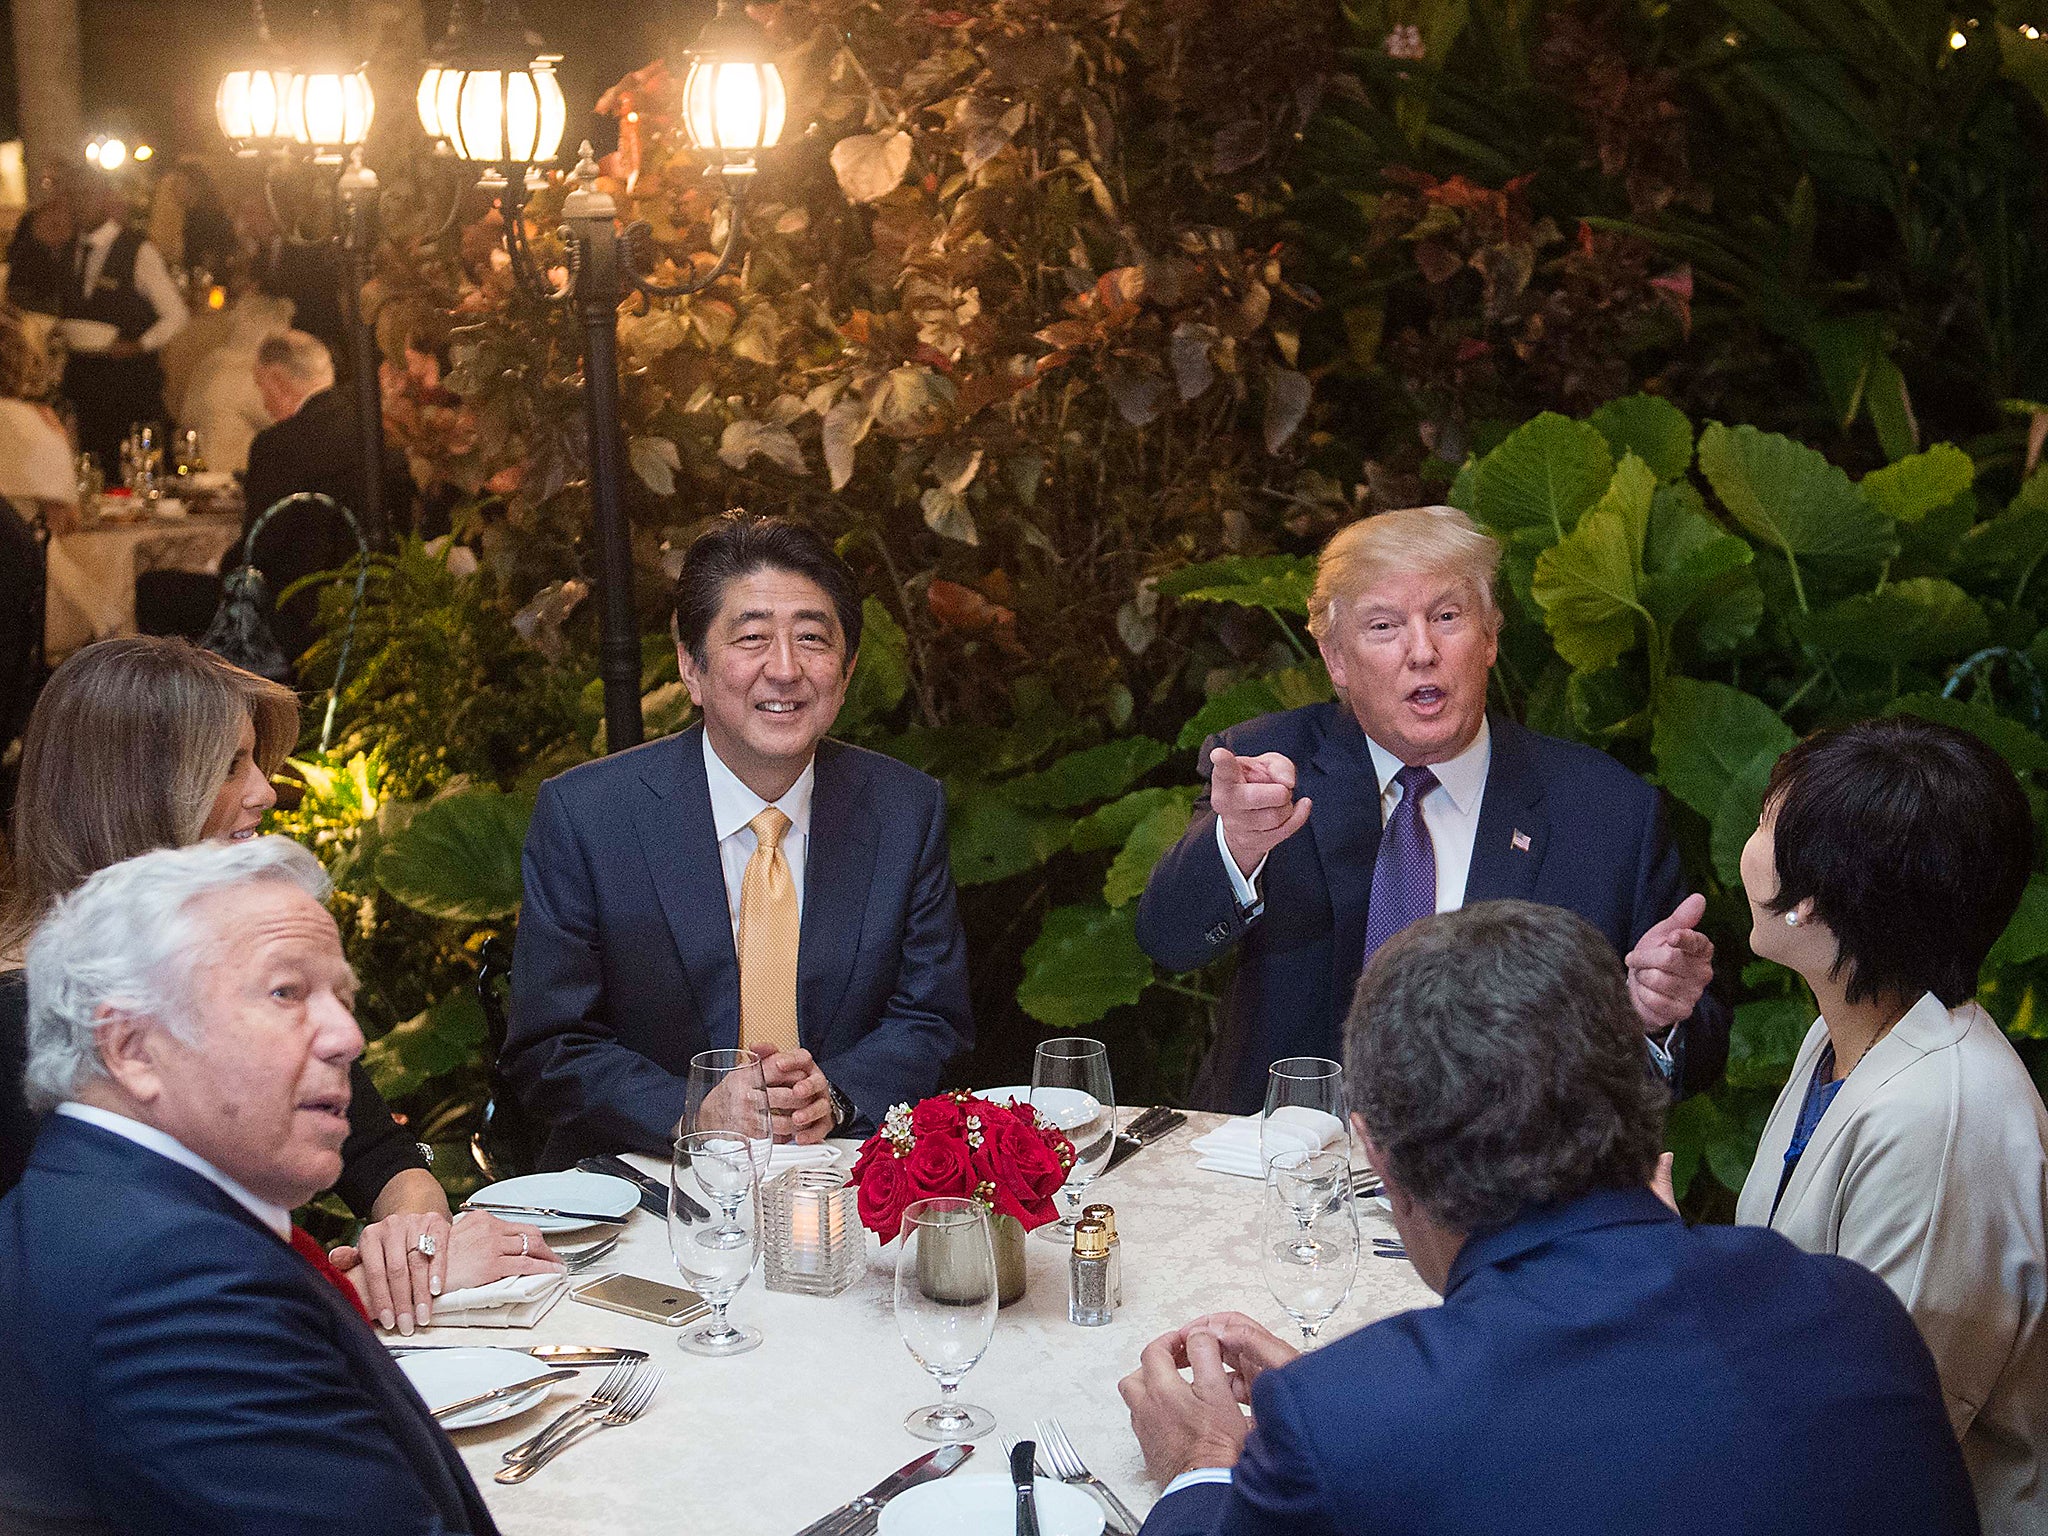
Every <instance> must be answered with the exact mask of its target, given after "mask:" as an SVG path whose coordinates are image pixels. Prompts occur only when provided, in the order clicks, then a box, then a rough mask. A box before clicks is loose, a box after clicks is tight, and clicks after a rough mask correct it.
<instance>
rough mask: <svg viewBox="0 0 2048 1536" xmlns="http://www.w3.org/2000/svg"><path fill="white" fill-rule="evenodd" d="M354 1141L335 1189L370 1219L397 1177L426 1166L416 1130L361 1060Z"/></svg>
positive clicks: (353, 1078) (353, 1089) (347, 1146)
mask: <svg viewBox="0 0 2048 1536" xmlns="http://www.w3.org/2000/svg"><path fill="white" fill-rule="evenodd" d="M348 1081H349V1094H350V1096H349V1101H348V1140H347V1141H345V1142H343V1143H342V1144H341V1177H340V1178H338V1179H336V1180H335V1181H334V1192H335V1193H336V1194H337V1195H339V1196H341V1198H342V1200H343V1201H344V1202H345V1203H346V1204H347V1206H348V1208H349V1209H350V1210H352V1211H354V1212H355V1213H356V1215H357V1216H359V1217H361V1218H362V1219H363V1220H364V1221H368V1220H369V1219H370V1207H371V1206H373V1205H375V1204H376V1203H377V1197H378V1196H379V1195H380V1194H382V1193H383V1192H384V1186H385V1185H386V1184H389V1183H390V1182H391V1180H392V1178H393V1176H394V1175H396V1174H399V1173H402V1172H404V1171H405V1170H406V1169H408V1168H420V1169H424V1168H425V1167H426V1166H427V1160H426V1158H424V1157H422V1156H421V1155H420V1144H419V1143H418V1142H417V1141H415V1140H413V1137H412V1133H411V1132H410V1131H408V1130H406V1128H405V1127H404V1126H402V1125H400V1124H399V1123H398V1122H397V1121H396V1120H394V1119H392V1118H391V1106H390V1105H389V1104H386V1103H385V1102H384V1095H383V1094H381V1093H379V1092H378V1091H377V1085H376V1084H375V1083H374V1082H372V1081H371V1080H370V1074H369V1072H368V1071H367V1070H366V1069H365V1068H364V1066H363V1064H362V1063H361V1062H360V1061H359V1062H357V1063H355V1064H354V1065H353V1066H352V1067H350V1068H349V1074H348Z"/></svg>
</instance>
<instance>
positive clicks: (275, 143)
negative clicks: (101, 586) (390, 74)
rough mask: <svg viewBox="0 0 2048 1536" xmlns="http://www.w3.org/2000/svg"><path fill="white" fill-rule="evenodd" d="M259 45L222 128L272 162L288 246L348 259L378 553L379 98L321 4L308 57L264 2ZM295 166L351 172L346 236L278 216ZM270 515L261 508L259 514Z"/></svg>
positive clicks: (364, 457)
mask: <svg viewBox="0 0 2048 1536" xmlns="http://www.w3.org/2000/svg"><path fill="white" fill-rule="evenodd" d="M255 13H256V38H257V47H256V50H255V52H254V53H253V54H252V56H251V57H249V58H248V59H245V60H243V61H241V62H240V63H238V64H237V66H236V67H235V68H233V69H231V70H229V71H228V72H227V74H226V75H225V76H223V77H222V79H221V83H220V88H219V90H217V91H216V92H215V93H214V121H215V122H216V123H217V124H218V126H219V128H220V131H221V134H222V136H223V137H225V138H226V139H227V141H228V142H229V144H231V145H232V146H233V147H234V150H235V153H236V154H238V155H241V156H243V157H244V158H253V157H256V156H259V155H261V156H268V157H269V160H270V163H269V164H267V165H266V166H265V167H264V175H263V194H264V196H265V198H267V199H269V200H270V208H271V213H272V215H273V216H274V217H276V218H277V222H278V225H279V228H280V230H281V231H282V233H283V234H284V236H285V238H286V239H289V240H293V241H295V242H297V243H300V244H308V245H318V244H322V243H328V244H332V245H333V246H335V247H336V248H338V249H339V251H340V253H341V258H342V293H341V302H342V317H343V322H344V324H346V325H347V327H348V336H349V351H350V353H351V354H352V356H351V357H350V360H349V362H350V372H351V375H352V380H353V384H354V389H355V402H356V445H357V450H358V452H359V453H360V455H361V468H362V476H363V492H362V505H361V506H360V507H357V508H354V509H353V510H354V511H356V512H357V513H358V514H359V515H360V517H361V519H362V525H363V529H364V532H365V533H366V534H367V535H368V537H369V540H370V543H371V545H372V546H373V547H378V548H381V547H383V546H384V544H385V543H386V542H387V539H388V535H389V529H388V528H387V526H386V521H385V515H384V401H383V396H382V394H381V392H380V391H379V390H378V387H377V338H376V334H375V332H374V331H373V330H372V328H371V326H370V323H369V321H368V320H367V319H366V318H365V316H364V314H363V302H362V295H363V284H364V282H365V281H366V279H367V277H368V273H367V271H366V267H367V264H368V259H369V254H370V251H371V250H372V249H373V247H374V245H375V241H376V222H377V192H378V188H377V175H376V172H374V171H372V170H371V169H370V168H369V167H368V166H366V165H364V164H363V141H364V140H365V139H367V138H368V137H369V133H370V124H371V122H372V120H373V119H374V118H375V117H376V112H377V98H376V93H375V92H374V91H372V90H371V89H370V80H369V76H368V74H367V73H366V72H365V70H364V67H363V65H362V63H361V62H359V61H356V60H355V59H354V57H353V56H352V55H351V54H350V53H348V51H347V50H346V49H345V48H343V47H342V46H341V44H340V42H339V40H338V39H337V38H335V37H333V36H332V35H331V34H329V33H327V32H326V31H325V29H323V28H322V26H321V11H320V8H319V7H318V6H315V7H314V9H313V12H312V19H311V21H310V22H309V26H310V27H311V28H312V30H313V42H312V44H311V46H310V47H307V48H305V49H303V50H293V51H287V50H284V49H281V48H279V47H278V45H277V44H276V42H275V41H274V40H273V39H272V37H271V35H270V25H269V18H268V17H267V16H266V15H265V14H264V10H263V3H262V0H255ZM294 160H303V161H308V162H310V163H311V164H313V165H315V166H341V167H342V169H341V170H340V171H339V172H337V173H336V174H335V176H334V181H333V188H332V190H333V194H334V200H335V226H336V232H335V233H334V234H333V235H332V236H329V237H326V239H325V240H324V241H323V240H320V239H310V240H309V239H303V238H302V237H300V236H299V234H298V233H297V230H296V228H295V227H293V226H292V225H291V224H290V223H288V222H287V221H286V220H285V219H284V218H283V217H282V215H281V214H279V213H278V208H277V202H276V199H275V197H274V196H273V194H272V187H271V178H272V175H273V174H274V172H275V171H276V169H277V167H278V166H280V165H283V164H288V163H290V162H292V161H294ZM250 510H251V511H253V512H257V513H260V512H262V511H263V509H262V508H261V507H254V508H251V509H250Z"/></svg>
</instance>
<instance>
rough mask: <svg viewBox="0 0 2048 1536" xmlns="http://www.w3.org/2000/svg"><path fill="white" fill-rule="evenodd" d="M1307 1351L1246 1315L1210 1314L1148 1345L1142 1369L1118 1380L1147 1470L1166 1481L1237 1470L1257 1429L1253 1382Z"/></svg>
mask: <svg viewBox="0 0 2048 1536" xmlns="http://www.w3.org/2000/svg"><path fill="white" fill-rule="evenodd" d="M1299 1353H1300V1351H1299V1350H1297V1349H1295V1348H1294V1347H1293V1346H1292V1345H1291V1344H1288V1343H1286V1342H1285V1341H1283V1340H1281V1339H1280V1338H1278V1337H1276V1336H1275V1335H1274V1334H1273V1333H1272V1331H1271V1330H1269V1329H1267V1328H1266V1327H1264V1326H1263V1325H1261V1324H1259V1323H1257V1322H1255V1321H1253V1320H1252V1319H1251V1318H1249V1317H1247V1316H1245V1315H1244V1313H1242V1312H1211V1313H1208V1314H1207V1315H1205V1316H1202V1317H1198V1318H1196V1319H1195V1320H1194V1321H1193V1322H1191V1323H1189V1324H1187V1325H1186V1326H1185V1327H1183V1328H1177V1329H1175V1330H1174V1331H1173V1332H1172V1333H1169V1334H1164V1335H1162V1336H1161V1337H1159V1338H1156V1339H1154V1340H1153V1341H1152V1342H1151V1343H1150V1344H1148V1345H1146V1346H1145V1350H1144V1353H1143V1354H1141V1355H1140V1356H1139V1357H1138V1368H1137V1369H1136V1370H1135V1371H1133V1372H1132V1373H1131V1374H1130V1375H1128V1376H1126V1377H1125V1378H1124V1379H1123V1380H1122V1381H1120V1382H1118V1383H1117V1391H1119V1392H1120V1393H1122V1394H1123V1399H1124V1404H1125V1406H1126V1407H1128V1408H1129V1409H1130V1410H1131V1429H1132V1432H1133V1433H1135V1434H1136V1435H1137V1437H1138V1445H1139V1447H1140V1448H1141V1449H1142V1450H1143V1451H1144V1453H1145V1467H1146V1470H1147V1471H1149V1472H1150V1473H1151V1474H1152V1475H1153V1477H1155V1478H1157V1479H1158V1480H1159V1481H1160V1482H1162V1483H1164V1482H1171V1481H1172V1480H1173V1479H1174V1478H1176V1477H1178V1476H1180V1474H1181V1473H1183V1472H1192V1471H1195V1470H1196V1469H1198V1468H1201V1467H1233V1466H1236V1465H1237V1458H1238V1457H1239V1456H1240V1455H1242V1454H1243V1453H1244V1442H1245V1438H1246V1436H1247V1435H1249V1434H1250V1432H1251V1420H1250V1419H1248V1418H1247V1417H1246V1416H1245V1412H1244V1410H1245V1409H1246V1408H1248V1407H1249V1406H1250V1405H1251V1400H1252V1384H1253V1383H1254V1382H1255V1381H1257V1380H1258V1378H1259V1376H1260V1375H1261V1374H1262V1373H1263V1372H1266V1371H1269V1370H1272V1369H1274V1368H1275V1367H1277V1366H1282V1365H1285V1364H1287V1362H1288V1361H1290V1360H1292V1359H1294V1358H1296V1356H1297V1355H1298V1354H1299ZM1184 1370H1185V1371H1188V1372H1189V1373H1190V1374H1191V1375H1192V1377H1193V1379H1192V1380H1189V1379H1188V1378H1186V1377H1183V1376H1182V1375H1181V1372H1182V1371H1184Z"/></svg>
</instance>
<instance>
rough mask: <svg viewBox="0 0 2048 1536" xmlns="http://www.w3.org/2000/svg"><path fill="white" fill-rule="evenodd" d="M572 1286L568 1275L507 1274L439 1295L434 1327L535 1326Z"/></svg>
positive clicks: (435, 1303)
mask: <svg viewBox="0 0 2048 1536" xmlns="http://www.w3.org/2000/svg"><path fill="white" fill-rule="evenodd" d="M568 1289H569V1279H568V1276H566V1275H507V1276H506V1277H505V1278H504V1279H503V1280H493V1281H492V1282H491V1283H490V1284H489V1285H472V1286H470V1287H469V1288H468V1289H466V1290H460V1291H450V1292H448V1293H447V1294H446V1295H445V1296H440V1297H437V1298H435V1301H434V1326H435V1327H446V1328H531V1327H532V1326H533V1325H534V1324H535V1323H537V1322H539V1321H540V1320H541V1319H542V1318H543V1317H545V1316H547V1313H548V1309H549V1308H550V1307H552V1306H553V1305H554V1304H555V1303H556V1302H558V1301H560V1300H561V1299H562V1297H563V1296H564V1295H565V1294H566V1293H567V1291H568Z"/></svg>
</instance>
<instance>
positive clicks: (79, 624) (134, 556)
mask: <svg viewBox="0 0 2048 1536" xmlns="http://www.w3.org/2000/svg"><path fill="white" fill-rule="evenodd" d="M241 532H242V517H241V514H240V513H239V512H230V513H226V514H208V515H204V516H201V515H198V514H194V515H192V516H188V517H177V518H170V517H156V518H148V519H146V520H144V521H141V522H135V523H110V522H102V523H96V524H94V525H93V526H91V527H89V528H82V529H80V530H79V531H78V532H76V533H67V534H62V535H60V536H59V537H57V538H54V539H52V540H51V541H50V579H49V587H48V592H49V606H48V612H47V615H46V617H45V619H44V623H43V638H44V648H45V650H46V651H47V652H48V653H49V658H50V660H51V661H52V662H57V661H61V660H63V658H64V657H66V656H68V655H70V654H71V653H72V652H73V651H75V650H77V649H78V648H79V647H80V646H84V645H90V644H91V643H92V642H93V641H95V640H104V639H106V638H107V637H108V636H110V635H132V634H134V633H135V578H136V577H137V576H138V575H140V574H141V573H142V572H144V571H195V572H202V573H208V572H212V571H213V570H215V569H217V568H218V567H219V565H220V557H221V556H222V555H223V554H225V553H226V552H227V550H228V547H229V546H230V545H231V544H233V543H234V542H235V540H236V539H237V538H238V537H240V536H241Z"/></svg>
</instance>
